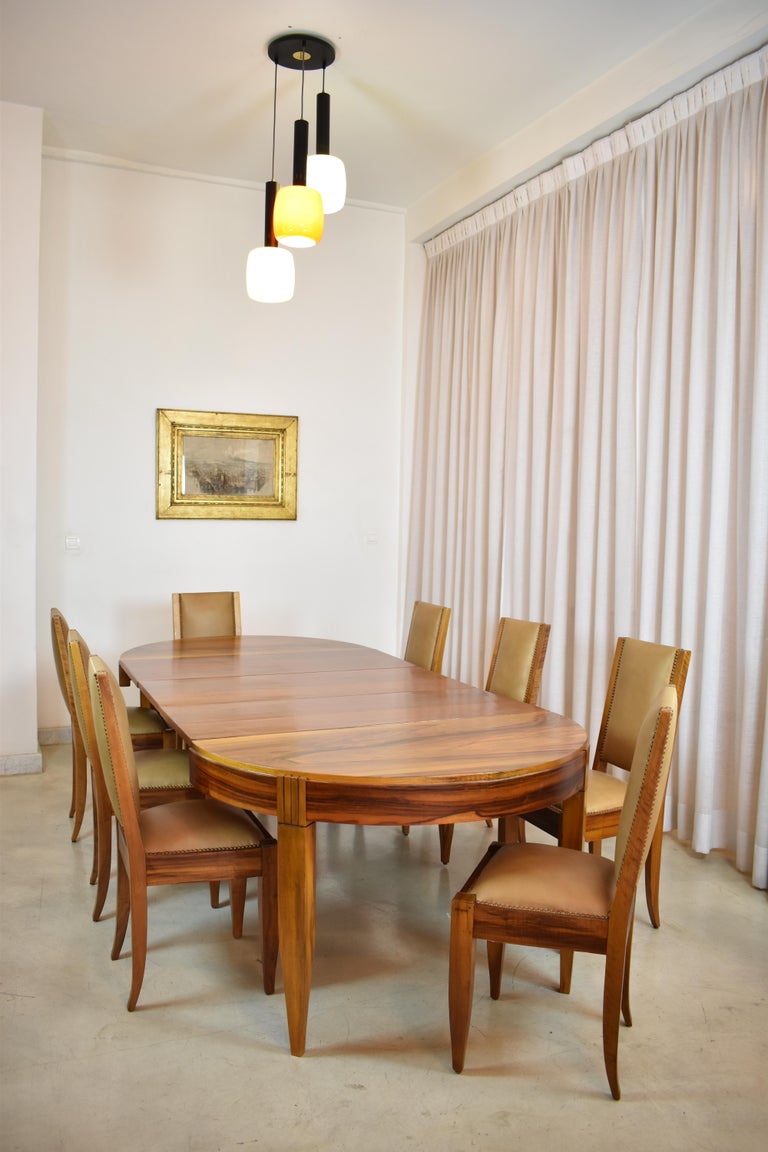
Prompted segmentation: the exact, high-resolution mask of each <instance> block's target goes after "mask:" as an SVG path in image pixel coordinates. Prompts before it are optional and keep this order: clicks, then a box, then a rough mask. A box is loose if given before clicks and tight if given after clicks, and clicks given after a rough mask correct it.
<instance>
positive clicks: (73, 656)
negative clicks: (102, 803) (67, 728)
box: [67, 628, 100, 770]
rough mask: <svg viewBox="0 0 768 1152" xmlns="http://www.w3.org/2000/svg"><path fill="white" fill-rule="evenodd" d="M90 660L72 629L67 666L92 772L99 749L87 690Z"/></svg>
mask: <svg viewBox="0 0 768 1152" xmlns="http://www.w3.org/2000/svg"><path fill="white" fill-rule="evenodd" d="M90 658H91V651H90V649H89V647H88V645H87V644H86V642H85V640H83V638H82V636H81V635H80V633H79V632H77V631H76V630H75V629H74V628H72V629H71V630H70V631H69V633H68V634H67V664H68V669H69V682H70V684H71V685H72V696H73V698H74V704H75V715H76V717H77V723H78V727H79V728H80V735H81V736H82V738H83V746H84V748H85V754H86V756H87V757H88V760H89V761H90V764H91V767H92V768H93V769H94V770H96V769H99V770H100V768H99V748H98V745H97V743H96V730H95V728H94V726H93V711H92V709H91V697H90V692H89V690H88V661H89V660H90Z"/></svg>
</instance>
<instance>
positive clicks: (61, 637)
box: [51, 608, 171, 840]
mask: <svg viewBox="0 0 768 1152" xmlns="http://www.w3.org/2000/svg"><path fill="white" fill-rule="evenodd" d="M68 633H69V625H68V624H67V621H66V620H65V618H64V616H63V615H62V613H61V612H60V611H59V610H58V608H52V609H51V641H52V646H53V662H54V664H55V666H56V676H57V679H58V681H59V688H60V689H61V695H62V696H63V698H64V703H65V704H66V706H67V711H68V713H69V720H70V724H71V726H72V802H71V805H70V809H69V815H70V819H71V818H72V817H73V816H74V818H75V823H74V827H73V829H72V839H73V840H77V837H78V835H79V833H80V826H81V824H82V822H83V815H84V813H85V802H86V794H87V781H88V764H87V757H86V753H85V748H84V747H83V741H82V737H81V734H80V725H79V724H78V722H77V713H76V711H75V698H74V694H73V690H72V682H71V680H70V675H69V660H68V657H67V635H68ZM128 724H129V727H130V732H131V741H132V743H133V746H134V747H135V748H162V747H163V745H164V743H165V742H166V740H168V739H169V737H170V736H171V733H170V730H169V729H168V726H167V725H166V724H165V722H164V721H163V720H162V719H161V718H160V716H158V714H157V712H155V710H154V709H153V708H140V707H133V706H132V707H130V708H128ZM94 817H95V812H94Z"/></svg>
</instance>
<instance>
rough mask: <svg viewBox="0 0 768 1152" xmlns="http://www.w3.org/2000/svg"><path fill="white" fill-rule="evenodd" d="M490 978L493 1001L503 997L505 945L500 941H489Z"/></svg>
mask: <svg viewBox="0 0 768 1152" xmlns="http://www.w3.org/2000/svg"><path fill="white" fill-rule="evenodd" d="M487 947H488V976H489V979H490V983H491V1000H498V998H499V996H501V973H502V970H503V968H504V945H503V943H501V942H500V941H499V940H489V941H488V945H487Z"/></svg>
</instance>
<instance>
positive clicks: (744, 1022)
mask: <svg viewBox="0 0 768 1152" xmlns="http://www.w3.org/2000/svg"><path fill="white" fill-rule="evenodd" d="M69 756H70V750H69V748H68V747H67V746H64V745H60V746H56V747H53V748H47V749H45V751H44V765H45V771H44V773H43V774H42V775H39V776H16V777H6V778H3V779H0V811H1V815H2V825H1V829H2V840H1V841H0V859H1V861H2V887H1V890H0V910H1V919H0V933H1V936H0V949H1V952H0V962H1V967H0V1003H1V1004H2V1017H1V1019H0V1023H1V1025H2V1053H1V1055H0V1061H1V1063H0V1099H1V1111H0V1149H2V1152H33V1150H34V1152H56V1150H66V1152H68V1150H70V1149H72V1150H78V1152H101V1150H109V1152H128V1150H130V1152H155V1150H157V1152H230V1150H236V1149H264V1150H265V1152H282V1150H286V1152H287V1150H290V1152H303V1150H304V1149H307V1150H309V1149H312V1150H317V1149H321V1150H324V1149H329V1150H331V1149H333V1150H337V1149H338V1150H341V1152H353V1150H354V1152H358V1150H360V1152H385V1150H386V1152H390V1150H396V1152H399V1150H400V1149H414V1150H416V1149H418V1150H424V1152H432V1150H434V1152H465V1150H469V1149H484V1150H487V1152H495V1150H502V1149H503V1150H504V1152H507V1150H511V1149H516V1148H520V1149H534V1150H544V1152H546V1150H548V1149H552V1150H553V1152H554V1150H555V1149H560V1148H565V1149H568V1150H569V1152H571V1150H576V1152H578V1150H581V1149H584V1150H589V1152H603V1150H608V1149H610V1150H612V1152H613V1150H615V1149H622V1152H634V1150H636V1149H637V1150H641V1149H642V1150H645V1149H652V1150H654V1152H657V1150H658V1152H689V1150H697V1152H699V1150H700V1152H710V1150H711V1152H715V1150H717V1152H721V1150H722V1149H724V1148H727V1149H729V1150H733V1152H752V1150H755V1152H757V1150H758V1149H760V1152H763V1149H765V1148H768V947H767V946H768V906H767V902H766V896H765V893H761V892H758V891H756V890H755V889H753V888H751V887H750V884H749V882H748V880H747V879H746V878H745V877H744V876H741V875H739V874H738V873H737V872H736V871H735V869H734V868H733V866H732V865H731V863H730V862H729V861H728V860H727V859H725V858H724V857H723V856H721V855H717V854H716V855H712V856H710V857H708V858H705V859H701V858H697V857H696V856H694V855H693V854H692V853H691V852H690V851H689V850H688V849H687V848H685V847H683V846H682V845H680V844H679V843H678V842H677V841H676V840H675V839H674V837H673V836H671V835H668V836H667V837H666V838H665V847H664V860H663V866H662V917H663V923H662V927H661V929H660V930H659V931H654V930H653V929H652V928H651V927H650V924H649V921H648V916H647V912H646V909H645V906H644V902H643V901H642V899H638V914H637V924H636V927H635V945H634V955H633V967H632V1007H633V1016H634V1026H633V1027H632V1028H631V1029H627V1028H624V1027H623V1026H622V1029H621V1037H620V1048H619V1071H620V1077H621V1084H622V1092H623V1095H622V1099H621V1101H620V1102H618V1103H616V1102H614V1101H613V1100H612V1099H611V1097H610V1093H609V1091H608V1084H607V1081H606V1079H605V1074H604V1069H603V1061H602V1046H601V1026H600V1019H601V988H602V973H603V963H604V962H603V960H602V959H601V958H600V957H595V956H585V955H579V956H577V957H576V960H575V966H574V979H573V989H572V992H571V995H570V996H568V997H565V996H560V995H559V994H558V993H557V992H556V991H555V990H554V989H555V981H556V978H557V957H556V955H555V954H554V953H549V952H544V951H539V950H536V949H511V948H510V949H507V960H506V966H505V978H504V984H503V988H502V997H501V999H500V1000H499V1001H498V1002H497V1003H494V1002H492V1001H491V1000H490V999H489V997H488V989H487V980H486V975H485V967H484V956H483V953H482V951H480V950H479V951H478V975H477V981H476V986H475V1004H474V1010H473V1020H472V1032H471V1035H470V1041H469V1048H468V1053H467V1065H466V1070H465V1072H464V1073H463V1074H462V1075H461V1076H456V1075H455V1073H454V1072H452V1071H451V1066H450V1050H449V1041H448V1018H447V963H448V925H449V905H450V898H451V896H452V894H453V893H454V891H456V890H457V889H458V888H459V887H460V886H461V884H462V882H463V881H464V879H465V878H466V876H467V875H468V874H469V872H470V871H471V869H472V867H473V866H474V864H475V863H476V861H477V860H478V859H479V858H480V856H481V855H482V853H483V851H484V849H485V845H486V844H487V842H488V841H489V840H490V839H491V838H492V833H491V832H490V831H489V830H488V829H487V828H486V827H485V826H484V824H472V825H464V826H462V827H459V828H457V829H456V834H455V837H454V848H453V856H452V860H451V863H450V866H449V867H447V868H445V867H442V866H441V865H440V862H439V855H438V847H437V831H436V829H434V828H413V829H412V830H411V834H410V836H409V837H408V838H407V839H406V838H405V837H404V836H402V834H401V833H400V831H399V829H397V828H365V829H362V828H354V827H348V826H341V827H332V826H321V827H320V828H319V830H318V932H317V950H316V958H315V970H314V978H313V985H312V998H311V1002H310V1014H309V1027H308V1043H307V1052H306V1055H305V1056H304V1057H302V1058H296V1057H292V1056H291V1055H290V1054H289V1051H288V1047H287V1033H286V1024H285V1012H284V1001H283V997H282V994H281V986H282V985H281V980H280V973H279V970H278V991H277V992H276V993H275V995H274V996H272V997H265V996H264V994H263V992H262V991H261V988H260V972H259V955H258V939H257V935H256V914H255V913H256V908H255V890H254V895H252V896H249V901H248V904H247V906H246V928H245V933H244V935H243V938H242V939H241V940H234V939H233V938H232V937H231V935H230V932H229V914H228V910H227V909H226V908H222V909H216V910H214V909H211V907H210V905H209V902H208V892H207V888H206V886H204V885H193V886H186V887H180V888H165V889H152V891H151V892H150V917H149V954H148V961H147V971H146V976H145V980H144V986H143V989H142V994H141V999H140V1002H139V1010H137V1011H136V1012H135V1013H133V1014H129V1013H128V1012H127V1011H126V1009H125V1001H126V997H127V994H128V987H129V982H130V960H129V959H128V958H127V956H124V957H123V958H121V959H120V960H119V961H116V962H112V961H111V960H110V958H109V953H110V947H111V937H112V931H113V923H114V921H113V911H112V910H113V908H114V891H113V888H114V881H113V888H112V889H111V891H110V896H109V898H108V902H107V908H106V910H105V919H104V921H103V922H101V923H98V924H94V923H93V921H92V920H91V904H92V895H93V890H92V889H91V888H89V885H88V875H89V872H90V864H91V848H92V840H91V831H90V827H89V826H88V825H87V822H88V818H89V814H90V813H87V814H86V826H85V827H84V832H83V834H82V836H81V839H80V841H79V842H78V843H77V844H72V843H71V841H70V830H71V824H70V821H69V819H68V817H67V811H68V807H69V786H70V779H69V775H70V767H69ZM125 952H126V954H127V952H128V946H127V945H126V947H125Z"/></svg>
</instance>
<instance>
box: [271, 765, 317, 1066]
mask: <svg viewBox="0 0 768 1152" xmlns="http://www.w3.org/2000/svg"><path fill="white" fill-rule="evenodd" d="M305 789H306V781H305V780H303V779H301V778H299V777H281V779H280V780H279V781H278V788H277V817H278V828H277V914H278V927H279V935H280V959H281V963H282V968H283V986H284V989H285V1009H286V1014H287V1016H288V1037H289V1040H290V1045H291V1053H292V1054H293V1055H294V1056H302V1055H303V1054H304V1048H305V1046H306V1039H307V1015H308V1012H309V989H310V985H311V983H312V962H313V959H314V953H315V841H316V834H315V825H314V824H313V823H307V821H306V805H305V799H304V798H305Z"/></svg>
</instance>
